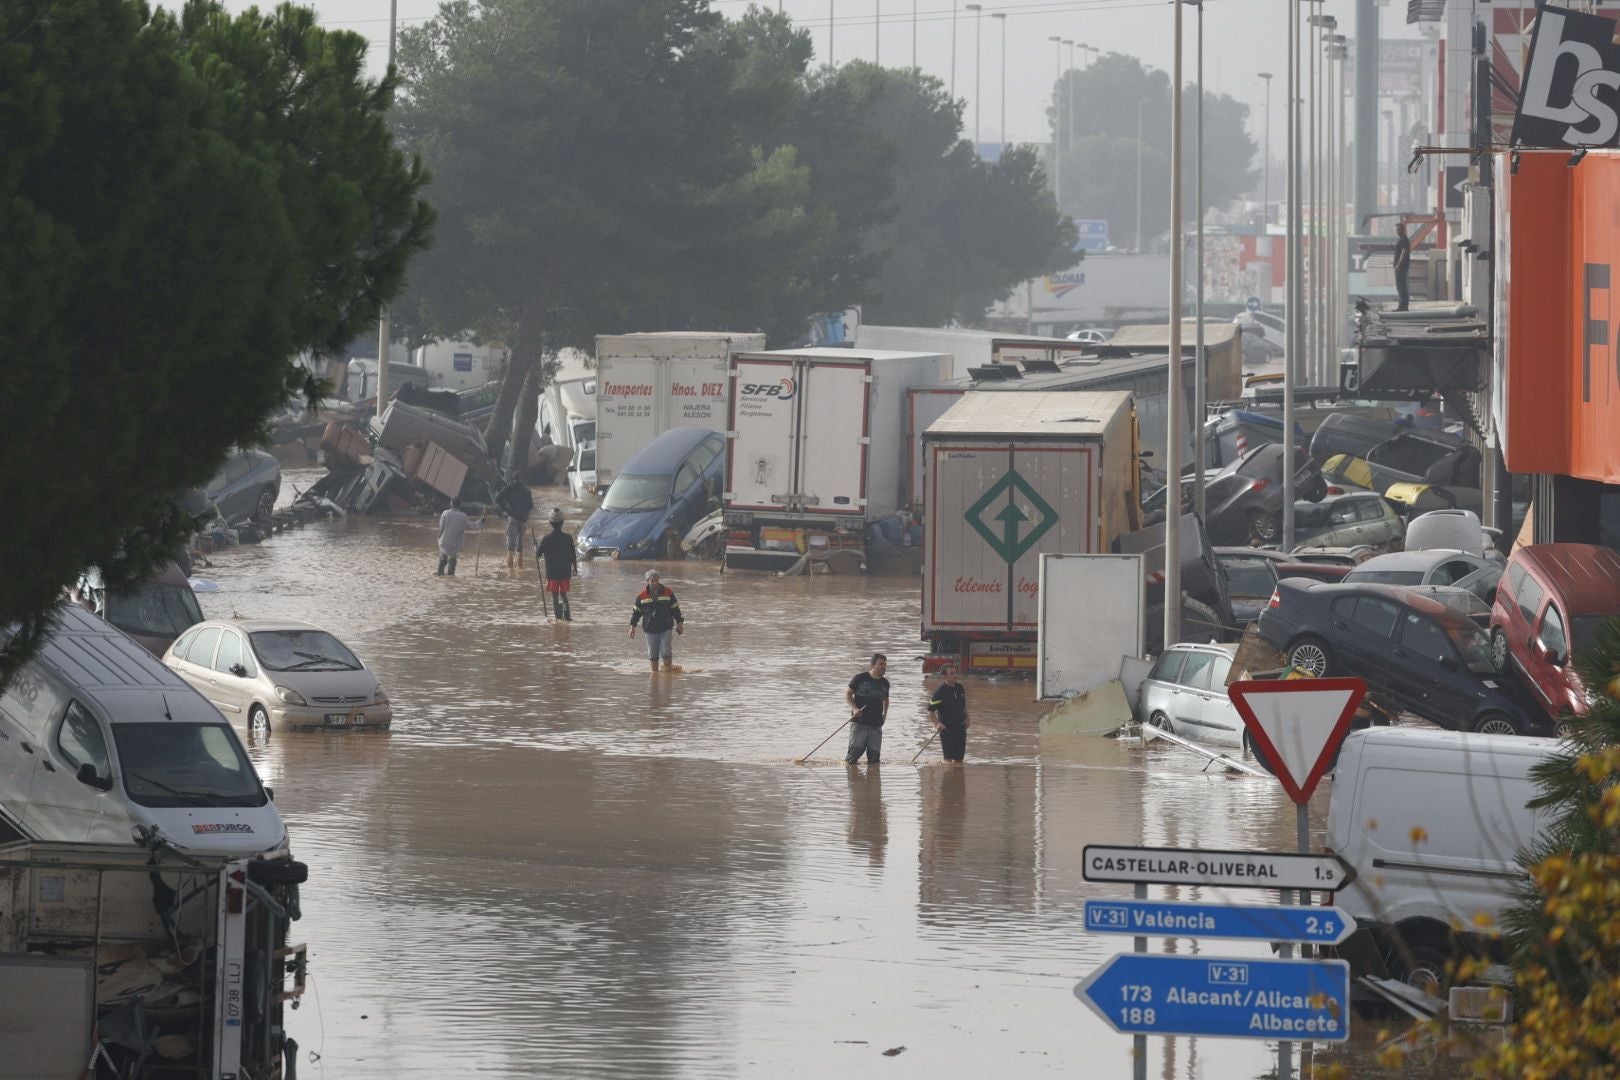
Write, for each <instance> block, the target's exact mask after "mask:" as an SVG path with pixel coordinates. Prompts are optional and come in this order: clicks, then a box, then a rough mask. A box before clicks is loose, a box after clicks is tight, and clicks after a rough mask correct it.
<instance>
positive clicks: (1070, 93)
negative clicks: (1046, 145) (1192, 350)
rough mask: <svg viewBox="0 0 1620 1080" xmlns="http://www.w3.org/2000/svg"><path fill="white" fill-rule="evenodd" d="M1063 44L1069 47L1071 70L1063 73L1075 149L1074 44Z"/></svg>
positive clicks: (1070, 129)
mask: <svg viewBox="0 0 1620 1080" xmlns="http://www.w3.org/2000/svg"><path fill="white" fill-rule="evenodd" d="M1063 44H1065V45H1067V46H1068V47H1069V69H1068V70H1067V71H1065V72H1064V73H1063V81H1064V82H1065V83H1067V84H1068V88H1067V91H1066V93H1065V94H1064V96H1065V97H1067V98H1068V99H1069V148H1070V149H1071V150H1072V149H1074V42H1072V41H1070V40H1069V39H1068V38H1064V39H1063Z"/></svg>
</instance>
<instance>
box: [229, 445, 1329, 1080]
mask: <svg viewBox="0 0 1620 1080" xmlns="http://www.w3.org/2000/svg"><path fill="white" fill-rule="evenodd" d="M315 475H317V474H314V473H310V474H307V475H306V474H304V473H302V472H298V471H294V472H289V473H288V474H287V476H286V479H285V481H284V484H283V486H284V487H285V488H287V489H289V490H288V492H287V494H288V495H290V489H291V488H292V487H293V486H294V485H296V486H299V487H303V486H307V484H308V483H309V482H310V481H311V480H313V479H314V477H315ZM537 496H538V497H537V499H536V504H537V508H538V512H537V516H539V515H543V514H546V513H549V511H550V508H551V506H553V505H562V506H563V508H564V511H565V513H567V515H568V517H569V528H570V531H574V530H576V529H577V527H578V526H579V525H580V524H581V523H582V522H583V520H584V517H585V516H586V515H587V514H588V512H589V508H588V507H585V506H581V505H578V504H574V503H571V502H569V501H568V500H567V499H566V492H562V491H558V490H556V489H540V490H539V491H538V493H537ZM285 498H286V495H284V499H285ZM433 537H434V529H433V524H432V522H431V521H429V520H428V519H426V518H422V519H400V520H390V521H378V520H369V519H367V520H358V521H346V522H335V523H331V524H322V525H312V526H309V527H306V528H304V529H302V530H299V531H296V532H291V533H288V534H285V535H283V536H278V537H275V538H273V539H271V540H269V541H268V542H266V543H264V544H261V545H258V546H254V547H242V548H235V549H230V550H227V551H223V552H220V553H218V554H216V555H215V556H214V557H213V565H212V566H211V567H199V569H198V571H197V573H198V575H199V576H202V577H206V578H209V579H211V580H213V581H215V582H217V583H218V585H219V586H220V589H219V591H218V592H213V593H207V594H204V595H203V596H202V597H201V598H200V599H201V601H202V605H203V608H204V611H205V612H206V613H207V614H208V615H209V616H210V617H229V616H231V615H233V614H235V615H241V616H243V617H248V616H287V617H295V618H300V619H307V620H310V621H314V622H317V623H319V624H321V625H323V626H325V627H326V628H328V629H330V630H332V631H333V632H334V633H336V634H337V635H338V636H339V637H341V638H342V639H344V640H345V641H346V642H347V643H348V644H349V645H350V646H351V647H352V648H353V649H354V650H355V651H356V652H357V653H358V654H359V655H360V656H362V657H363V658H364V659H365V660H366V661H367V663H368V664H370V665H371V666H372V667H373V668H374V669H375V670H376V671H377V672H378V673H379V674H380V676H381V678H382V680H383V683H384V684H385V686H386V687H387V690H388V693H389V695H390V697H391V699H392V701H393V704H394V709H395V725H394V729H393V730H392V731H391V732H388V733H347V734H344V733H319V732H307V733H306V732H300V733H296V734H295V733H283V732H274V733H272V735H271V737H270V738H269V739H268V740H266V741H264V742H261V743H259V744H257V745H254V746H252V747H251V750H250V752H251V753H252V756H253V759H254V761H255V763H256V764H257V766H258V768H259V770H260V771H261V773H262V774H263V776H264V777H265V780H266V782H267V783H269V784H271V785H272V786H273V787H274V788H275V791H276V800H277V802H278V804H279V805H280V807H281V810H282V813H283V814H284V815H285V816H286V817H287V819H288V821H289V824H290V826H291V828H292V836H293V848H294V852H295V854H296V855H297V856H298V857H299V858H301V859H303V860H305V861H306V862H307V863H308V864H309V866H310V881H309V884H308V885H307V886H306V887H305V889H304V893H303V913H304V917H303V921H302V922H301V923H299V924H298V925H297V926H296V927H295V937H296V938H298V939H300V940H304V941H307V942H308V944H309V946H310V949H311V958H312V959H311V970H312V973H313V980H312V985H311V990H310V992H309V993H308V994H307V995H306V999H305V1001H304V1003H303V1005H302V1007H301V1008H300V1009H299V1010H298V1011H297V1012H296V1013H293V1014H290V1016H291V1022H290V1027H291V1031H292V1034H293V1035H294V1036H295V1037H296V1038H297V1040H298V1042H299V1043H300V1046H301V1049H300V1051H299V1058H300V1060H299V1063H298V1064H299V1073H300V1075H301V1076H304V1077H334V1078H336V1077H343V1078H346V1080H347V1078H379V1080H380V1078H392V1077H417V1076H420V1077H448V1076H472V1075H477V1076H481V1077H503V1076H510V1077H528V1076H563V1077H574V1076H579V1077H590V1076H613V1077H666V1076H674V1077H708V1076H720V1077H755V1076H805V1077H819V1076H843V1077H847V1076H867V1075H874V1076H876V1075H881V1076H893V1077H912V1076H928V1077H933V1078H938V1077H979V1076H988V1075H992V1074H1006V1073H1007V1072H1008V1071H1009V1070H1016V1072H1017V1074H1018V1075H1021V1076H1047V1075H1052V1076H1056V1075H1065V1076H1119V1077H1124V1076H1129V1075H1130V1069H1131V1059H1130V1053H1131V1040H1130V1038H1129V1037H1127V1036H1122V1035H1116V1034H1113V1033H1112V1032H1111V1031H1109V1030H1108V1029H1107V1028H1106V1026H1105V1025H1104V1024H1103V1023H1102V1022H1101V1021H1100V1020H1098V1019H1097V1018H1096V1017H1095V1016H1094V1015H1093V1014H1092V1013H1091V1012H1090V1011H1089V1010H1088V1009H1086V1008H1085V1007H1084V1006H1083V1005H1081V1004H1080V1003H1079V1002H1078V1001H1076V999H1075V998H1074V996H1073V987H1074V985H1075V983H1076V982H1077V981H1078V980H1079V979H1081V978H1082V977H1084V976H1085V975H1086V974H1088V973H1089V972H1090V971H1091V970H1092V969H1093V968H1094V967H1095V966H1097V965H1098V964H1099V963H1100V962H1101V961H1103V960H1104V959H1106V958H1107V957H1108V956H1109V955H1110V954H1112V953H1114V952H1116V951H1128V950H1129V949H1130V939H1128V938H1103V937H1088V936H1087V935H1086V934H1085V933H1084V932H1083V931H1082V929H1081V915H1080V901H1081V900H1083V899H1085V898H1087V897H1094V896H1121V895H1128V887H1127V886H1109V885H1090V884H1087V883H1086V882H1084V881H1083V880H1082V878H1081V872H1080V868H1081V849H1082V848H1083V847H1084V845H1086V844H1087V843H1110V844H1149V845H1167V846H1187V847H1192V846H1200V847H1215V848H1256V849H1268V850H1288V849H1289V845H1290V844H1291V842H1292V840H1293V828H1294V826H1293V821H1294V816H1293V812H1292V806H1291V805H1290V804H1289V803H1288V802H1287V800H1286V797H1285V796H1284V795H1283V793H1282V791H1281V789H1280V787H1278V786H1277V785H1276V784H1275V783H1274V782H1271V781H1265V780H1257V779H1254V778H1249V777H1237V776H1227V775H1221V774H1218V773H1215V772H1206V771H1204V770H1203V761H1202V759H1201V758H1197V757H1195V756H1194V755H1192V754H1190V753H1188V752H1186V751H1183V750H1177V749H1174V748H1160V747H1157V746H1156V747H1154V748H1151V749H1149V750H1147V751H1144V750H1143V749H1142V748H1140V747H1137V746H1132V745H1127V744H1122V743H1119V742H1115V741H1112V740H1108V739H1103V738H1071V739H1066V740H1064V745H1062V746H1055V745H1047V746H1043V745H1042V740H1041V739H1040V737H1039V735H1038V734H1037V730H1038V724H1037V721H1038V717H1039V716H1040V714H1041V712H1042V711H1043V707H1042V706H1040V705H1038V704H1036V703H1035V702H1034V701H1032V700H1031V697H1032V693H1033V689H1032V684H1031V683H1030V682H1027V681H1014V680H1007V681H1001V682H994V681H989V680H984V679H970V680H967V685H968V693H969V702H970V708H971V714H972V718H973V727H972V731H971V735H970V738H969V742H968V764H967V765H966V766H965V767H962V768H948V767H946V766H944V765H942V764H940V763H939V753H938V746H937V743H936V744H935V745H934V746H932V747H930V749H929V750H928V752H926V753H925V754H924V755H923V758H922V760H921V762H920V763H919V765H918V766H915V767H914V766H910V765H907V764H906V762H907V761H908V759H909V758H910V757H911V756H912V754H913V753H914V752H915V751H916V749H917V748H918V747H919V746H920V745H921V744H922V743H923V741H924V739H925V738H926V736H927V734H928V732H929V730H930V729H929V727H928V725H927V721H926V709H925V700H926V699H925V694H926V692H927V685H925V680H924V678H923V676H922V673H921V662H920V658H921V656H922V653H923V651H924V650H923V646H922V644H921V643H920V642H919V641H918V640H917V625H918V596H917V585H916V582H915V580H897V579H860V578H833V577H816V578H796V579H778V578H774V577H768V576H765V575H758V574H744V573H731V574H725V575H722V574H721V573H720V572H719V569H718V567H717V565H716V564H712V563H702V562H694V561H686V562H672V563H659V564H657V565H658V566H659V568H660V570H661V571H662V573H663V575H664V581H665V582H666V583H667V584H669V585H670V586H671V587H673V588H674V589H675V591H676V593H677V595H678V596H679V597H680V600H681V604H682V607H683V608H684V609H685V613H686V617H687V632H686V634H685V635H684V636H683V637H680V638H677V639H676V646H675V647H676V661H677V663H679V664H680V665H682V667H684V668H685V670H684V671H683V672H681V673H678V674H673V675H663V674H660V675H656V676H655V675H652V674H650V673H649V672H648V671H647V666H646V661H645V659H644V654H643V653H641V652H640V649H641V639H640V638H639V637H638V638H637V639H636V640H635V641H631V640H630V639H629V637H628V634H627V625H628V621H629V608H630V603H631V600H632V598H633V597H634V595H635V593H636V592H637V590H638V589H639V588H640V582H641V574H642V572H643V571H644V570H645V569H646V567H647V565H648V564H645V563H615V562H611V561H597V562H592V563H587V564H585V565H584V566H583V567H582V569H581V571H580V574H579V577H578V578H577V579H576V582H575V588H574V593H573V597H574V621H573V622H572V623H556V622H553V621H551V620H549V619H548V618H547V614H546V607H547V605H544V604H543V603H542V593H541V590H540V585H539V582H538V579H537V575H536V574H535V572H534V569H533V566H532V563H531V565H530V566H529V567H528V569H527V570H526V572H524V573H521V574H519V573H515V572H514V573H508V572H507V570H506V567H505V558H504V555H503V554H502V553H501V552H500V551H499V550H498V549H499V548H500V547H501V546H502V545H501V530H500V528H499V526H498V523H497V522H496V519H495V518H493V517H491V518H490V522H489V528H488V529H487V532H486V534H485V535H484V536H483V537H482V543H483V544H484V545H486V546H485V547H484V549H483V552H482V555H481V556H479V555H478V554H477V552H478V545H479V543H480V537H479V535H478V534H476V533H474V534H472V535H471V536H470V538H469V544H468V549H467V551H466V553H465V554H464V556H463V558H462V564H461V575H460V576H458V577H456V578H453V579H446V578H437V577H434V576H433V574H432V570H433V566H434V561H435V560H434V552H433ZM475 562H476V563H477V564H478V566H477V569H478V573H477V575H476V576H475V575H474V564H475ZM874 650H881V651H883V652H886V653H887V654H888V655H889V657H890V665H889V678H890V681H891V682H892V683H893V686H894V690H893V704H892V707H891V710H890V715H889V721H888V724H887V726H886V728H885V747H884V749H885V758H886V760H885V764H883V765H882V766H881V767H880V768H878V769H868V768H864V767H863V768H860V769H856V770H848V769H846V767H845V766H844V765H843V764H842V762H841V760H840V753H839V752H840V750H841V746H842V741H843V740H842V739H841V738H836V739H834V740H833V741H832V742H831V743H829V744H828V745H827V747H826V748H825V749H823V750H822V751H821V752H820V754H818V755H817V756H816V757H815V758H812V759H811V763H810V764H809V765H807V766H795V765H793V764H792V759H793V758H795V757H798V756H801V755H803V754H804V753H805V752H806V751H808V750H809V749H810V748H811V747H813V746H814V745H815V744H816V743H817V742H818V741H819V740H820V739H821V738H822V737H823V736H824V735H826V734H827V733H828V732H829V731H830V730H832V729H833V728H834V727H835V726H836V725H838V724H839V723H841V722H842V720H843V719H844V716H845V712H844V705H843V689H844V685H845V683H846V682H847V681H848V680H849V678H850V677H851V676H852V675H853V674H854V673H855V672H856V671H858V670H860V669H861V667H863V666H864V661H865V658H866V656H867V655H868V654H869V653H871V652H872V651H874ZM929 685H931V684H929ZM1049 742H1050V740H1049ZM1325 809H1326V803H1325V800H1323V798H1322V796H1321V795H1319V796H1318V800H1317V803H1316V804H1315V805H1314V806H1313V820H1314V823H1315V825H1316V828H1317V829H1318V830H1320V827H1321V824H1322V819H1323V815H1324V814H1325ZM1155 893H1156V895H1163V896H1169V897H1176V898H1181V899H1196V898H1204V899H1212V898H1214V899H1220V898H1224V899H1227V900H1232V901H1242V900H1247V901H1257V900H1258V901H1261V902H1265V894H1257V893H1226V892H1223V891H1221V890H1198V889H1180V890H1155ZM1152 948H1153V949H1154V950H1156V951H1178V952H1203V953H1208V954H1211V955H1252V956H1263V955H1267V954H1268V953H1267V949H1266V947H1265V946H1259V947H1255V946H1247V945H1244V944H1240V943H1229V942H1204V943H1197V942H1190V941H1186V940H1179V941H1162V940H1154V941H1153V943H1152ZM897 1047H904V1051H903V1052H902V1053H899V1054H896V1055H892V1056H885V1054H884V1052H885V1051H887V1050H892V1049H894V1048H897ZM312 1052H313V1053H312ZM1148 1053H1149V1057H1150V1061H1149V1070H1148V1071H1149V1075H1150V1076H1154V1077H1164V1078H1170V1077H1188V1078H1196V1077H1210V1078H1248V1077H1258V1076H1262V1075H1267V1074H1268V1073H1270V1071H1271V1070H1272V1068H1273V1067H1274V1056H1273V1055H1274V1048H1273V1046H1272V1045H1271V1044H1266V1043H1260V1042H1246V1041H1228V1040H1208V1039H1205V1040H1194V1039H1175V1040H1167V1039H1150V1040H1148ZM315 1055H318V1056H315Z"/></svg>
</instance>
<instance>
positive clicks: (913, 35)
mask: <svg viewBox="0 0 1620 1080" xmlns="http://www.w3.org/2000/svg"><path fill="white" fill-rule="evenodd" d="M911 66H912V67H916V66H917V0H911Z"/></svg>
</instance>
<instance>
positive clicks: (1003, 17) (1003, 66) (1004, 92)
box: [990, 11, 1007, 153]
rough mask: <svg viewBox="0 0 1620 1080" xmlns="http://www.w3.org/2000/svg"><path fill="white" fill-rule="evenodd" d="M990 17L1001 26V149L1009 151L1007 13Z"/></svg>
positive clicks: (991, 14) (1002, 12) (998, 13)
mask: <svg viewBox="0 0 1620 1080" xmlns="http://www.w3.org/2000/svg"><path fill="white" fill-rule="evenodd" d="M990 17H991V18H992V19H994V20H996V22H998V23H1000V24H1001V95H1000V101H1001V136H1000V137H1001V149H1002V152H1003V153H1005V152H1006V150H1007V13H1006V12H1005V11H992V12H991V13H990Z"/></svg>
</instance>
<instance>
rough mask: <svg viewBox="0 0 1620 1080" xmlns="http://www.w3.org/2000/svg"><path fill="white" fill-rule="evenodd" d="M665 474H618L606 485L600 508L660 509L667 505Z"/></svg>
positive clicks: (635, 510)
mask: <svg viewBox="0 0 1620 1080" xmlns="http://www.w3.org/2000/svg"><path fill="white" fill-rule="evenodd" d="M669 488H670V479H669V477H667V476H619V477H617V478H616V479H615V480H614V481H613V483H611V484H609V485H608V490H607V496H606V497H605V498H603V500H602V509H604V510H614V511H617V512H619V513H639V512H641V511H643V510H662V509H663V508H664V507H666V506H668V505H669Z"/></svg>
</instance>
